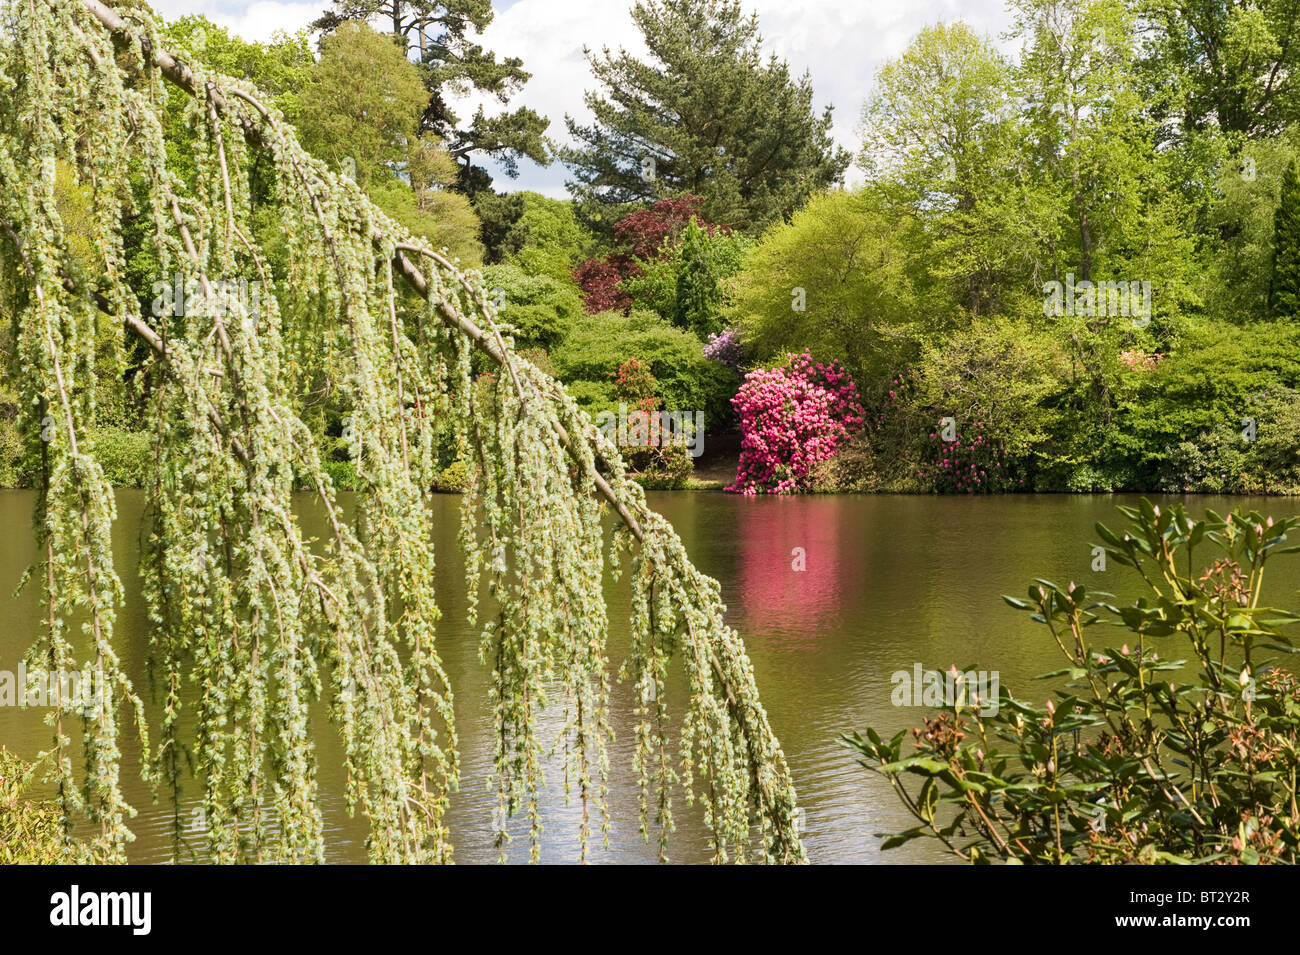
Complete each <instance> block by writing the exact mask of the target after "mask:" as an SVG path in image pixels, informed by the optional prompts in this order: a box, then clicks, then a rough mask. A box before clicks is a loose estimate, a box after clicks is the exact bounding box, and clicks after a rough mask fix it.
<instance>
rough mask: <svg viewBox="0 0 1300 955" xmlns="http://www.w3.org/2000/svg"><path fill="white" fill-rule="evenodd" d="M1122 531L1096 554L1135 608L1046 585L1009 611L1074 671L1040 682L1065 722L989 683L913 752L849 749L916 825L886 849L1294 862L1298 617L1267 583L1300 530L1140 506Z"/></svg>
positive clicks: (1297, 835) (854, 740) (869, 741)
mask: <svg viewBox="0 0 1300 955" xmlns="http://www.w3.org/2000/svg"><path fill="white" fill-rule="evenodd" d="M1120 511H1121V512H1122V513H1123V514H1124V515H1125V516H1126V517H1127V518H1128V519H1129V521H1130V527H1129V528H1128V532H1127V533H1126V534H1124V535H1122V536H1121V535H1119V534H1116V533H1114V532H1112V531H1110V530H1109V529H1107V528H1105V527H1103V526H1102V525H1100V524H1099V525H1097V534H1098V535H1099V536H1100V538H1101V540H1102V542H1103V545H1104V550H1105V553H1106V557H1107V559H1108V560H1110V561H1112V562H1114V563H1115V564H1118V565H1120V566H1124V567H1131V568H1134V569H1135V573H1134V575H1133V580H1132V583H1133V584H1134V585H1135V586H1137V587H1138V588H1139V590H1140V592H1141V593H1142V594H1143V596H1142V597H1140V598H1139V599H1138V600H1136V601H1135V602H1134V603H1132V604H1130V605H1128V606H1123V607H1115V606H1112V605H1111V604H1110V603H1108V602H1107V601H1108V600H1110V599H1113V598H1111V597H1110V595H1108V594H1091V595H1090V594H1089V593H1087V592H1086V591H1085V589H1084V588H1083V587H1080V586H1077V585H1075V584H1073V583H1071V584H1070V585H1069V586H1068V587H1060V586H1058V585H1056V584H1054V583H1051V582H1050V581H1046V580H1037V581H1035V582H1034V583H1033V584H1031V585H1030V587H1029V593H1028V599H1027V600H1021V599H1016V598H1012V597H1005V598H1004V599H1005V600H1006V601H1007V603H1009V604H1010V605H1011V606H1013V607H1015V608H1016V609H1018V610H1024V611H1028V612H1029V613H1031V614H1033V615H1034V616H1033V619H1034V620H1035V621H1036V622H1038V623H1039V624H1041V625H1042V627H1043V628H1044V629H1045V630H1046V631H1047V634H1045V636H1050V639H1051V641H1052V643H1054V644H1055V645H1056V646H1057V647H1058V649H1059V650H1060V652H1061V655H1062V657H1063V658H1064V662H1065V667H1064V669H1061V670H1058V671H1056V672H1054V673H1048V674H1045V675H1044V677H1043V678H1044V679H1047V678H1051V679H1056V680H1058V681H1060V682H1059V683H1058V687H1059V688H1058V689H1056V690H1055V697H1056V699H1055V701H1054V702H1053V701H1050V700H1049V701H1048V702H1047V703H1046V705H1045V706H1041V707H1040V706H1035V705H1034V704H1032V703H1030V702H1028V700H1027V699H1026V698H1024V697H1016V696H1014V695H1013V694H1012V693H1011V692H1010V691H1009V690H1008V688H1006V687H1005V686H997V687H996V688H992V689H991V688H990V686H989V684H987V683H986V684H985V685H984V686H983V687H982V689H983V690H984V692H985V698H983V699H979V700H974V699H971V698H970V697H969V696H966V695H965V694H963V693H961V691H958V690H957V689H956V685H955V681H954V684H953V689H952V691H951V695H949V696H948V698H947V700H946V703H947V704H948V705H946V706H943V707H942V708H941V709H940V710H939V711H938V712H937V713H936V714H935V715H934V716H933V717H931V718H928V719H927V720H926V721H925V725H924V727H922V728H918V729H916V730H913V731H912V732H913V735H914V738H915V741H914V743H913V745H912V746H911V748H910V752H905V751H904V749H903V744H904V740H905V739H906V737H907V732H906V731H899V732H898V733H897V734H896V735H894V736H893V737H892V738H890V739H888V740H886V739H884V738H882V737H881V736H880V734H879V733H878V732H877V731H876V730H874V729H868V730H867V731H866V736H865V737H863V736H860V735H858V734H857V733H854V734H853V735H852V736H846V737H844V742H845V743H846V744H847V745H848V746H849V747H851V748H852V749H853V750H854V751H856V752H857V753H858V754H859V755H860V756H862V757H863V758H864V759H865V762H864V763H863V765H864V766H867V768H869V769H871V770H872V771H873V772H876V773H879V774H881V775H883V776H884V777H885V778H886V779H887V780H888V781H889V782H890V784H891V785H892V786H893V788H894V790H895V791H896V793H897V794H898V796H899V797H900V799H901V800H902V802H903V805H904V807H905V808H906V809H907V811H908V812H909V813H910V814H911V815H912V816H913V817H914V818H915V821H916V823H917V825H915V826H914V827H912V828H910V829H908V830H906V831H905V832H901V833H898V834H896V835H893V836H890V837H889V838H888V839H887V840H886V841H885V844H884V848H886V849H890V848H894V847H896V846H899V845H902V844H904V843H906V842H908V841H910V840H912V839H916V838H926V839H933V840H935V841H937V842H938V843H940V844H941V845H943V846H944V847H946V848H947V849H948V850H949V851H950V852H952V853H954V854H955V855H957V856H959V857H960V858H962V859H964V860H966V861H969V862H989V861H993V860H1001V861H1007V862H1016V863H1048V864H1061V863H1073V862H1085V863H1121V864H1132V863H1153V862H1168V863H1188V862H1222V863H1244V864H1256V863H1284V864H1291V865H1294V864H1295V863H1297V862H1300V817H1298V816H1297V813H1296V800H1297V783H1296V759H1297V752H1298V751H1300V681H1297V679H1296V678H1295V677H1294V676H1293V675H1292V674H1290V673H1289V672H1287V671H1285V670H1282V669H1280V668H1278V667H1275V666H1274V665H1273V664H1272V663H1271V662H1270V661H1269V659H1268V656H1267V654H1266V651H1267V650H1270V649H1272V650H1279V651H1286V652H1291V640H1290V639H1289V638H1288V637H1287V636H1285V635H1284V633H1283V630H1284V628H1287V627H1290V626H1293V625H1294V624H1296V623H1300V615H1297V614H1296V613H1294V612H1289V611H1282V610H1277V609H1273V608H1270V607H1269V606H1268V605H1267V604H1266V603H1265V602H1264V601H1263V599H1262V595H1261V591H1260V588H1261V584H1262V583H1263V581H1264V579H1265V577H1264V568H1265V565H1266V563H1267V562H1268V561H1269V560H1270V559H1271V558H1272V557H1274V556H1277V555H1281V554H1285V553H1287V552H1289V551H1294V550H1297V549H1298V548H1297V546H1296V545H1295V544H1291V543H1288V541H1287V537H1288V535H1289V534H1291V533H1293V532H1294V531H1295V530H1296V528H1297V526H1300V520H1297V519H1295V518H1287V519H1284V520H1281V521H1276V522H1275V521H1274V520H1273V519H1272V518H1267V519H1266V518H1264V517H1263V516H1261V515H1260V514H1258V513H1254V512H1252V513H1249V514H1245V513H1241V512H1234V513H1232V514H1231V515H1229V516H1228V517H1226V518H1223V517H1220V516H1219V515H1217V514H1215V513H1214V512H1213V511H1210V512H1207V514H1206V517H1205V519H1204V520H1199V521H1198V520H1193V519H1191V518H1189V517H1188V516H1187V514H1186V512H1185V511H1184V509H1183V507H1182V506H1181V505H1179V506H1175V507H1172V508H1169V509H1167V510H1164V511H1163V512H1162V511H1161V509H1159V508H1156V507H1153V506H1152V505H1151V503H1150V501H1148V500H1146V499H1143V500H1142V501H1141V504H1140V506H1139V507H1137V508H1130V507H1121V508H1120ZM1206 551H1208V553H1206ZM1270 579H1272V575H1270ZM1116 631H1119V633H1117V632H1116ZM953 672H954V674H955V673H956V671H955V670H954V671H953ZM968 672H970V671H968ZM977 672H978V671H977ZM1062 684H1063V685H1062ZM968 689H969V690H975V689H981V688H980V687H968ZM993 694H995V695H996V699H995V698H994V695H993ZM909 777H910V778H915V779H916V780H917V781H919V783H920V785H919V786H917V787H911V786H907V785H905V781H906V780H907V779H908V778H909Z"/></svg>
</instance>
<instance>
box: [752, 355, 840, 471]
mask: <svg viewBox="0 0 1300 955" xmlns="http://www.w3.org/2000/svg"><path fill="white" fill-rule="evenodd" d="M731 406H732V407H733V408H735V410H736V415H737V417H738V418H739V419H740V431H741V435H742V437H741V442H740V465H739V467H738V468H737V470H736V481H735V483H734V484H732V485H731V486H730V487H728V488H727V490H728V491H732V492H736V493H739V494H758V493H760V492H765V493H768V494H790V493H794V492H796V491H801V490H807V487H808V481H809V472H810V470H811V469H812V466H813V465H814V464H816V463H817V462H818V461H824V460H826V459H827V458H830V457H831V456H833V455H834V454H835V451H836V449H838V448H839V446H840V445H841V444H842V443H843V442H844V441H845V439H847V438H848V436H849V435H850V434H851V433H852V432H853V431H854V430H855V429H856V428H857V427H858V426H860V425H861V424H862V422H863V420H864V418H865V415H866V412H865V410H864V409H863V407H862V405H861V404H860V403H859V401H858V388H857V385H855V384H854V383H853V379H852V377H850V376H849V374H848V372H846V371H844V370H843V369H841V368H840V366H839V364H838V363H837V362H830V363H822V362H814V361H813V360H812V356H811V355H810V354H809V353H808V352H807V351H805V352H803V353H802V354H800V355H794V354H790V355H787V356H786V360H785V361H784V362H783V363H782V364H781V365H780V366H778V367H776V368H758V369H755V370H754V371H751V372H750V373H749V374H747V375H746V376H745V381H744V384H742V385H741V386H740V391H739V392H738V393H737V394H736V397H734V398H732V399H731Z"/></svg>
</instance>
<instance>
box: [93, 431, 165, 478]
mask: <svg viewBox="0 0 1300 955" xmlns="http://www.w3.org/2000/svg"><path fill="white" fill-rule="evenodd" d="M91 438H92V440H93V441H94V443H95V455H96V457H97V458H98V459H99V464H100V467H102V468H103V469H104V479H105V480H107V481H108V483H109V484H112V485H113V486H114V487H143V486H144V485H145V484H146V483H147V482H148V475H149V472H150V470H151V467H152V465H153V436H152V435H150V434H143V433H139V432H135V431H127V430H125V429H123V428H116V427H113V426H111V425H110V426H107V427H101V428H95V429H93V430H92V431H91Z"/></svg>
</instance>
